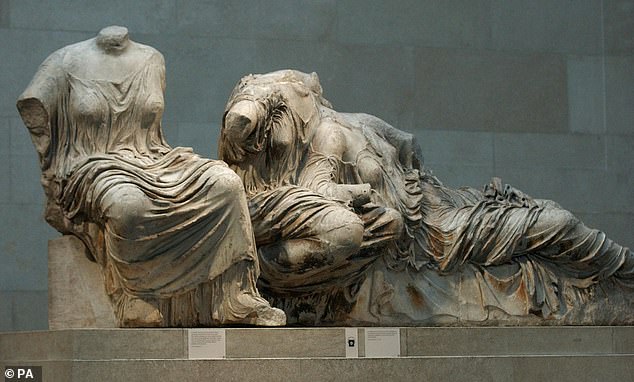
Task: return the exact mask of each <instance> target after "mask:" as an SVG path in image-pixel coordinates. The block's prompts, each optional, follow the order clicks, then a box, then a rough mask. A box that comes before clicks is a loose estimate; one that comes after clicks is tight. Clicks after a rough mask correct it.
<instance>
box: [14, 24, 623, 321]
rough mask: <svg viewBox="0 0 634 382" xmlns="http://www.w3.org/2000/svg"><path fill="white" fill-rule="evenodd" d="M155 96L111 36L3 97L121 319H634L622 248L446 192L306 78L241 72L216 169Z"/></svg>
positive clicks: (410, 150)
mask: <svg viewBox="0 0 634 382" xmlns="http://www.w3.org/2000/svg"><path fill="white" fill-rule="evenodd" d="M164 88H165V65H164V62H163V57H162V55H161V54H160V53H159V52H158V51H156V50H155V49H153V48H151V47H149V46H146V45H142V44H139V43H136V42H134V41H132V40H130V39H129V37H128V31H127V29H125V28H123V27H116V26H113V27H107V28H104V29H103V30H101V31H100V32H99V34H98V35H97V36H96V37H95V38H92V39H90V40H87V41H83V42H79V43H77V44H74V45H70V46H67V47H64V48H62V49H60V50H58V51H56V52H54V53H53V54H51V55H50V56H49V57H48V58H47V59H46V61H44V63H43V64H42V65H41V66H40V68H39V70H38V71H37V73H36V74H35V77H34V78H33V80H32V82H31V84H30V85H29V86H28V87H27V89H26V90H25V91H24V93H23V94H22V95H21V96H20V98H19V100H18V105H17V106H18V110H19V112H20V114H21V116H22V119H23V121H24V124H25V125H26V127H27V128H28V131H29V133H30V135H31V138H32V141H33V144H34V146H35V149H36V151H37V153H38V155H39V161H40V166H41V170H42V178H41V180H42V185H43V187H44V190H45V194H46V197H47V206H46V212H45V218H46V220H47V222H48V223H49V224H51V225H52V226H53V227H54V228H56V229H57V230H58V231H59V232H61V233H62V234H67V235H75V236H76V237H78V238H79V239H81V241H82V242H83V243H84V244H85V245H86V247H87V248H88V249H89V252H90V254H91V259H90V260H92V261H94V262H96V263H98V264H99V266H100V268H101V270H102V273H103V277H104V283H105V286H106V292H107V294H108V296H109V297H110V300H111V302H112V308H113V310H114V312H115V315H116V318H117V320H118V324H119V325H120V326H122V327H155V326H158V327H171V326H177V327H178V326H181V327H191V326H219V325H231V324H238V325H240V324H247V325H270V326H277V325H284V324H286V323H287V320H288V323H289V324H300V325H420V324H432V325H459V324H480V325H495V324H503V325H508V324H628V323H629V324H632V323H634V314H633V313H634V293H633V292H634V254H633V253H632V252H631V251H630V250H629V249H627V248H625V247H623V246H621V245H619V244H617V243H615V242H613V241H612V240H610V239H609V238H607V237H606V235H605V234H604V233H602V232H601V231H598V230H594V229H590V228H588V227H586V226H585V225H583V223H581V222H580V221H579V220H578V219H577V218H576V217H575V216H573V215H572V214H571V213H570V212H568V211H566V210H564V209H562V208H561V207H560V206H559V205H557V204H556V203H555V202H553V201H549V200H541V199H533V198H531V197H530V196H528V195H526V194H524V193H522V192H521V191H520V190H517V189H515V188H513V187H511V186H509V185H505V184H503V183H502V182H501V180H500V179H497V178H494V179H493V180H492V181H491V183H490V184H488V185H486V186H485V187H484V188H483V190H482V191H479V190H475V189H472V188H461V189H451V188H448V187H445V186H444V185H443V184H442V182H441V181H440V180H439V179H437V178H436V177H435V176H434V175H433V174H432V172H431V171H430V170H429V169H428V168H426V167H425V166H424V164H423V161H422V156H421V153H420V149H419V147H418V145H417V143H416V141H415V140H414V138H413V136H412V135H410V134H408V133H405V132H402V131H399V130H397V129H396V128H394V127H392V126H390V125H389V124H388V123H386V122H384V121H382V120H380V119H379V118H376V117H373V116H371V115H367V114H349V113H341V112H337V111H335V110H334V108H333V106H332V105H331V104H330V102H328V101H327V100H326V98H324V95H323V91H322V88H321V85H320V82H319V78H318V77H317V75H316V74H315V73H312V74H307V73H302V72H299V71H296V70H282V71H277V72H273V73H268V74H258V75H248V76H246V77H244V78H243V79H242V80H240V82H239V83H238V84H237V86H236V87H235V89H234V91H233V93H232V94H231V96H230V98H229V101H228V103H227V107H226V111H225V113H224V116H223V119H222V130H221V137H220V140H219V148H218V152H219V157H220V159H221V160H222V161H220V160H211V159H205V158H202V157H200V156H198V155H197V154H195V153H193V152H192V150H191V149H189V148H182V147H175V148H172V147H170V146H169V145H168V144H167V143H166V141H165V139H164V137H163V134H162V131H161V117H162V113H163V106H164V105H163V103H164V99H163V93H164ZM258 277H259V278H258ZM256 283H257V284H256ZM273 306H275V307H277V308H275V307H273Z"/></svg>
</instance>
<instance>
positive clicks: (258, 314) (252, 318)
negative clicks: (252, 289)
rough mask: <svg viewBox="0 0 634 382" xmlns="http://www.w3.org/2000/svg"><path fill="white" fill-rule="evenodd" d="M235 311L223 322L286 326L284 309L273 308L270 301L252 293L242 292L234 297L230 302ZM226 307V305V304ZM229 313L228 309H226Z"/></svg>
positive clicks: (228, 323)
mask: <svg viewBox="0 0 634 382" xmlns="http://www.w3.org/2000/svg"><path fill="white" fill-rule="evenodd" d="M229 305H231V306H232V308H234V311H233V313H232V314H229V315H228V316H225V319H224V320H222V324H226V325H233V324H246V325H257V326H284V325H286V313H284V311H283V310H281V309H277V308H273V307H272V306H271V305H270V304H269V303H268V301H266V300H265V299H263V298H262V297H260V296H259V295H257V296H254V295H253V294H251V293H246V292H243V293H240V294H239V295H238V296H236V297H235V298H233V299H232V301H231V302H230V304H229ZM225 307H226V305H225ZM225 313H227V311H225Z"/></svg>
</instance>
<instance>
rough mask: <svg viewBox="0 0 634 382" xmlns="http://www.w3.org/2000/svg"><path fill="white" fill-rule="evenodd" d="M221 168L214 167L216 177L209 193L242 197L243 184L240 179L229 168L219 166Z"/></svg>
mask: <svg viewBox="0 0 634 382" xmlns="http://www.w3.org/2000/svg"><path fill="white" fill-rule="evenodd" d="M220 168H221V169H222V170H218V168H215V169H214V170H213V171H214V172H219V173H215V174H214V176H215V177H217V180H216V182H215V183H214V185H213V187H211V190H210V193H211V194H212V195H213V196H218V195H225V196H228V197H230V198H244V185H243V183H242V179H240V177H239V176H238V174H236V173H235V172H233V171H232V170H231V169H229V168H225V167H220Z"/></svg>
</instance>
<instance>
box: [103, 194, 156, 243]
mask: <svg viewBox="0 0 634 382" xmlns="http://www.w3.org/2000/svg"><path fill="white" fill-rule="evenodd" d="M146 199H147V196H146V195H145V194H144V193H143V191H141V190H140V189H138V188H137V187H135V186H132V185H125V186H117V187H115V188H113V189H112V190H111V191H109V192H108V193H107V194H106V197H105V198H104V203H103V205H104V218H105V220H106V223H107V224H108V225H109V226H110V228H111V229H113V230H114V232H115V233H116V234H117V235H118V236H121V237H125V238H133V237H137V236H139V234H141V233H142V232H143V231H144V228H145V227H144V226H143V224H142V220H143V217H144V214H145V210H146V208H145V204H146Z"/></svg>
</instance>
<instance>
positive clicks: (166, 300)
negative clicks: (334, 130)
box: [18, 27, 284, 326]
mask: <svg viewBox="0 0 634 382" xmlns="http://www.w3.org/2000/svg"><path fill="white" fill-rule="evenodd" d="M91 63H93V64H92V65H91ZM112 68H114V70H112ZM164 87H165V66H164V62H163V57H162V55H161V54H160V53H159V52H157V51H156V50H155V49H153V48H151V47H148V46H145V45H141V44H138V43H135V42H133V41H130V40H129V39H128V37H127V30H126V29H125V28H121V27H109V28H105V29H104V30H102V31H101V32H100V34H99V36H97V37H96V38H94V39H91V40H87V41H84V42H80V43H77V44H75V45H71V46H68V47H65V48H62V49H61V50H59V51H57V52H55V53H53V54H52V55H51V56H50V57H49V58H48V59H47V60H46V61H45V62H44V63H43V64H42V66H41V67H40V69H39V71H38V73H37V74H36V75H35V78H34V79H33V81H32V83H31V84H30V85H29V87H28V88H27V89H26V91H25V92H24V94H23V95H22V96H21V97H20V99H19V100H18V109H19V110H20V113H21V115H22V117H23V119H24V121H25V124H26V126H27V127H28V128H29V130H30V132H31V134H32V136H33V140H34V144H35V146H36V149H37V150H38V153H39V154H40V163H41V169H42V184H43V185H44V189H45V192H46V195H47V198H48V207H47V212H46V218H47V220H48V221H49V223H50V224H51V225H53V226H54V227H55V228H57V229H58V230H59V231H60V232H62V233H68V234H73V235H77V236H78V237H79V238H80V239H81V240H82V241H83V242H84V243H85V244H86V245H87V246H88V248H89V249H90V252H91V254H92V256H93V259H92V260H94V261H96V262H97V263H99V264H100V265H101V266H102V269H103V273H104V278H105V283H106V290H107V292H108V294H109V295H110V297H111V299H112V302H113V306H114V308H115V312H116V315H117V317H118V319H119V323H120V325H122V326H197V325H215V324H222V323H232V322H238V323H240V322H242V323H258V324H265V322H264V321H263V320H262V316H264V315H266V314H273V315H274V316H275V315H276V316H277V321H276V322H272V323H271V324H278V325H279V324H283V323H284V317H283V313H282V312H281V311H277V310H273V309H272V308H270V307H269V305H268V303H267V302H266V301H265V300H264V299H262V298H261V297H260V296H259V294H258V292H257V289H256V288H255V281H256V279H257V275H258V272H259V269H258V264H257V258H256V252H255V243H254V241H253V234H252V230H251V226H250V224H249V216H248V211H247V206H246V203H245V201H244V193H243V191H242V183H241V181H240V179H239V178H238V177H237V176H236V175H235V174H234V173H233V172H232V171H231V170H230V169H228V168H227V166H226V165H225V164H224V163H223V162H221V161H214V160H209V159H204V158H201V157H199V156H198V155H196V154H194V153H193V152H192V150H191V149H188V148H181V147H178V148H171V147H170V146H168V144H167V143H166V142H165V140H164V138H163V135H162V132H161V116H162V113H163V91H164ZM238 239H239V240H238ZM258 319H259V321H258ZM273 321H275V319H274V320H273Z"/></svg>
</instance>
